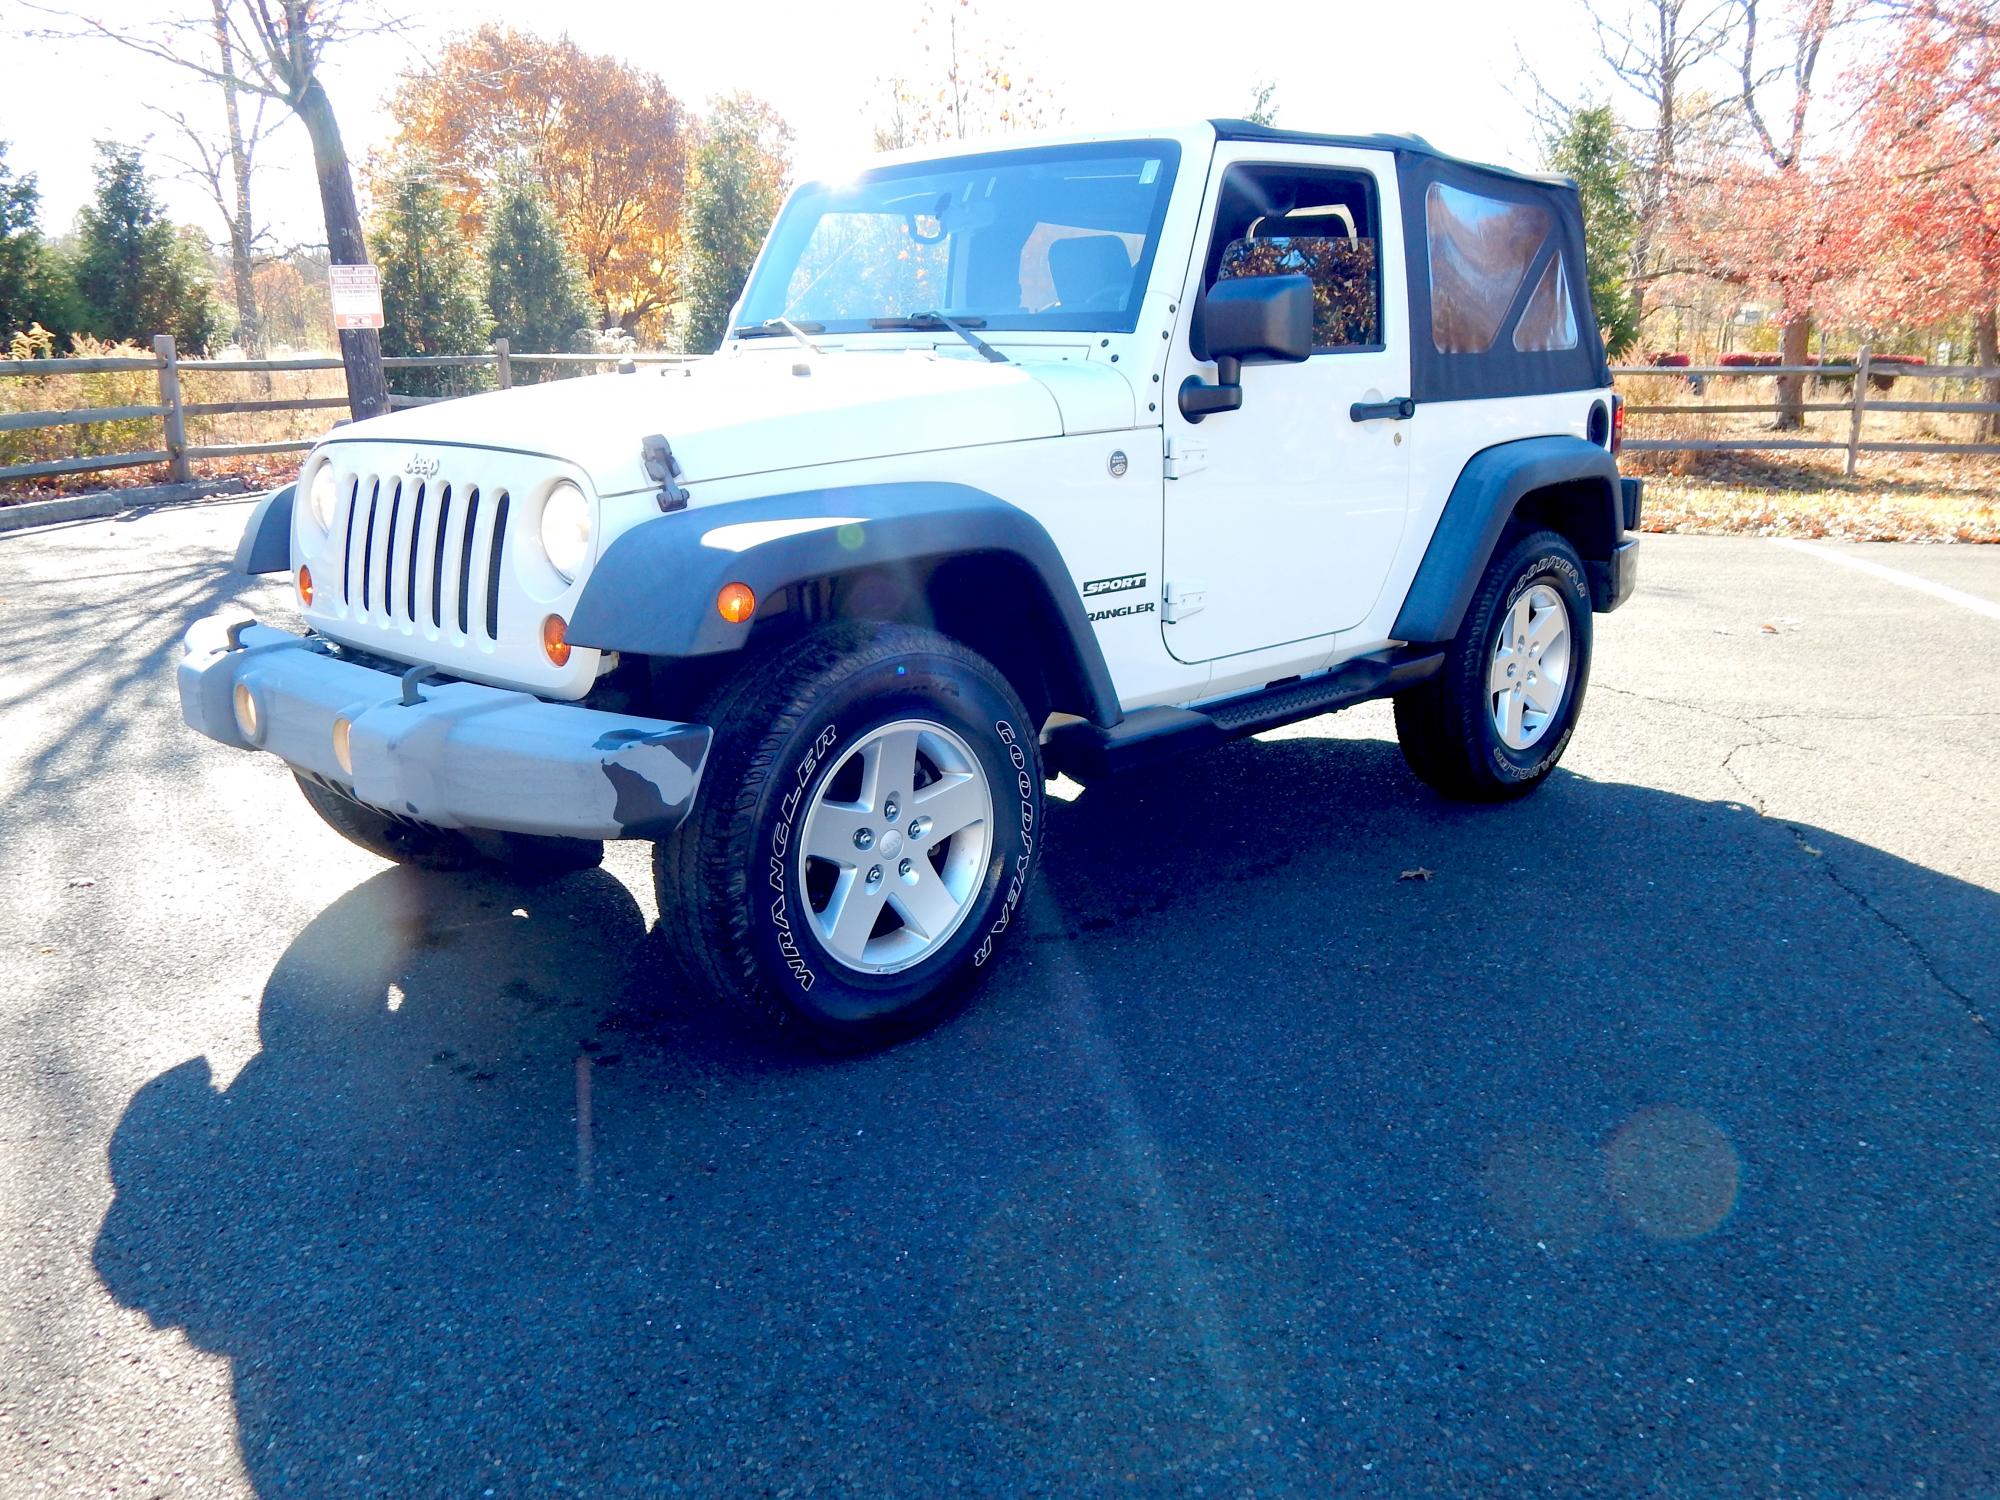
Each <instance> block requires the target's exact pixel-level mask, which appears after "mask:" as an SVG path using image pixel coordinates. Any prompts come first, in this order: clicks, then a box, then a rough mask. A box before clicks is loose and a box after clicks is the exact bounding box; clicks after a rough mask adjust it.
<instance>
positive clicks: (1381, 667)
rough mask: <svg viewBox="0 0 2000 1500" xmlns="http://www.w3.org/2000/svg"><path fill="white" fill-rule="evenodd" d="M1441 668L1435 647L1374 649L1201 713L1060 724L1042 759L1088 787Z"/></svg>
mask: <svg viewBox="0 0 2000 1500" xmlns="http://www.w3.org/2000/svg"><path fill="white" fill-rule="evenodd" d="M1443 665H1444V651H1443V649H1442V648H1441V647H1437V646H1403V647H1400V648H1398V649H1395V650H1390V651H1377V652H1374V653H1372V654H1370V655H1368V656H1357V657H1355V658H1354V659H1353V660H1351V661H1345V662H1342V663H1341V664H1340V665H1339V666H1337V667H1335V668H1334V669H1333V670H1332V671H1330V672H1321V673H1319V674H1317V675H1316V676H1312V677H1295V678H1292V679H1290V680H1289V681H1286V682H1279V683H1273V684H1271V685H1270V686H1268V687H1263V688H1259V689H1257V690H1256V691H1255V692H1249V693H1240V694H1238V695H1236V696H1235V697H1233V698H1222V699H1218V700H1217V701H1215V702H1213V703H1204V704H1202V705H1201V707H1199V708H1141V709H1137V710H1135V711H1134V712H1132V713H1129V714H1127V715H1126V716H1125V717H1124V719H1123V720H1121V721H1120V722H1119V723H1117V724H1115V725H1113V726H1112V727H1111V728H1109V729H1104V728H1101V727H1100V726H1098V725H1096V724H1091V723H1087V722H1085V721H1082V720H1078V721H1076V722H1074V723H1067V724H1060V725H1058V726H1057V727H1056V728H1054V729H1053V730H1051V731H1050V732H1049V738H1048V743H1047V744H1046V745H1045V746H1044V747H1043V755H1044V759H1045V761H1046V763H1047V766H1048V769H1049V770H1050V771H1051V772H1061V773H1063V774H1065V775H1068V776H1071V777H1073V778H1075V779H1076V780H1078V781H1082V782H1088V781H1089V780H1090V779H1091V778H1092V777H1102V776H1105V775H1115V774H1116V773H1117V772H1120V771H1130V770H1134V769H1136V768H1138V767H1141V766H1149V765H1153V764H1155V763H1157V762H1159V761H1162V760H1165V759H1166V758H1167V757H1168V756H1171V755H1180V754H1183V753H1184V752H1186V751H1189V750H1202V749H1206V748H1208V747H1209V746H1211V745H1220V744H1221V743H1223V742H1224V741H1225V740H1233V739H1240V738H1241V737H1242V736H1244V735H1249V734H1258V733H1261V732H1262V731H1264V730H1266V729H1276V728H1277V727H1278V726H1279V725H1280V724H1291V723H1295V722H1297V721H1298V720H1300V719H1310V718H1312V717H1314V716H1315V715H1317V714H1323V713H1330V712H1332V711H1333V710H1334V709H1337V708H1347V707H1350V706H1351V705H1353V704H1356V703H1365V702H1367V701H1368V700H1370V699H1371V698H1387V697H1389V696H1390V695H1391V694H1394V693H1400V692H1401V691H1403V689H1404V688H1407V687H1413V686H1415V685H1416V684H1417V683H1419V682H1422V681H1423V680H1424V679H1425V678H1426V677H1429V676H1430V675H1431V674H1432V673H1433V672H1435V671H1437V669H1438V668H1439V667H1441V666H1443Z"/></svg>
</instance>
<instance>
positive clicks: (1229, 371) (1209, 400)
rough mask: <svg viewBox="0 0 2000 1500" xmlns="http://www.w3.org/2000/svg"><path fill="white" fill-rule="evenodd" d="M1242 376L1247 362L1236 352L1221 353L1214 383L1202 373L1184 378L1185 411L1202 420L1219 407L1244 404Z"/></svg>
mask: <svg viewBox="0 0 2000 1500" xmlns="http://www.w3.org/2000/svg"><path fill="white" fill-rule="evenodd" d="M1242 378H1243V362H1242V361H1241V360H1239V359H1238V358H1236V356H1235V355H1233V354H1218V355H1217V356H1216V357H1215V384H1214V385H1210V384H1208V382H1207V381H1205V380H1203V379H1202V378H1201V377H1200V376H1199V375H1190V376H1188V378H1187V379H1186V380H1183V381H1182V382H1181V394H1180V402H1181V415H1182V416H1184V417H1186V418H1187V419H1188V420H1189V421H1190V422H1199V421H1200V420H1201V419H1202V418H1203V417H1206V416H1211V415H1213V414H1214V413H1216V412H1219V411H1236V410H1238V409H1239V408H1241V407H1242V405H1243V386H1242V384H1241V381H1242Z"/></svg>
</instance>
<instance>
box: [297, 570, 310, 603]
mask: <svg viewBox="0 0 2000 1500" xmlns="http://www.w3.org/2000/svg"><path fill="white" fill-rule="evenodd" d="M312 602H313V570H312V569H311V568H300V569H299V603H301V604H303V605H305V606H306V608H308V609H311V608H312Z"/></svg>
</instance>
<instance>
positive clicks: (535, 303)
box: [486, 171, 595, 381]
mask: <svg viewBox="0 0 2000 1500" xmlns="http://www.w3.org/2000/svg"><path fill="white" fill-rule="evenodd" d="M486 308H487V311H488V312H490V313H491V314H492V315H493V325H494V326H493V334H494V337H496V338H504V339H506V340H507V342H508V343H509V344H510V345H511V346H512V348H513V350H514V352H516V353H518V354H558V353H562V352H564V351H566V350H569V349H571V348H573V347H574V346H575V344H576V342H577V335H578V333H579V332H581V331H583V330H585V329H588V328H589V327H591V325H592V324H593V322H594V321H595V320H594V319H593V317H592V315H591V311H590V304H589V302H588V301H587V299H586V297H585V293H584V283H583V272H582V270H581V269H580V268H579V267H578V265H577V262H576V258H575V257H574V256H573V255H571V254H570V252H569V247H568V246H567V245H565V244H564V243H563V237H562V230H561V228H560V226H559V225H558V224H557V223H556V216H555V210H554V208H553V207H551V205H550V203H549V199H548V194H547V193H545V192H544V191H543V190H542V188H541V185H540V184H539V183H537V182H536V181H535V179H534V178H533V177H531V176H529V175H528V174H527V173H526V172H519V171H517V172H513V173H510V174H509V175H508V176H507V177H506V178H505V179H504V180H503V181H502V182H501V185H500V187H499V189H498V190H497V191H496V192H495V193H494V195H493V201H492V204H491V205H490V206H489V208H488V210H487V214H486ZM555 373H556V367H555V366H552V365H519V366H516V367H515V372H514V379H515V380H517V381H520V380H543V379H548V378H550V377H551V376H552V375H554V374H555Z"/></svg>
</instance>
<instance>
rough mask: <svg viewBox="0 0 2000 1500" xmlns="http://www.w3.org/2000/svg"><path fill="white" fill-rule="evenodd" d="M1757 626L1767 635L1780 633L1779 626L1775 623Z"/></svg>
mask: <svg viewBox="0 0 2000 1500" xmlns="http://www.w3.org/2000/svg"><path fill="white" fill-rule="evenodd" d="M1757 628H1758V629H1759V630H1760V631H1762V632H1763V633H1764V634H1765V635H1776V634H1777V633H1778V627H1777V626H1775V625H1759V626H1758V627H1757Z"/></svg>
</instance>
